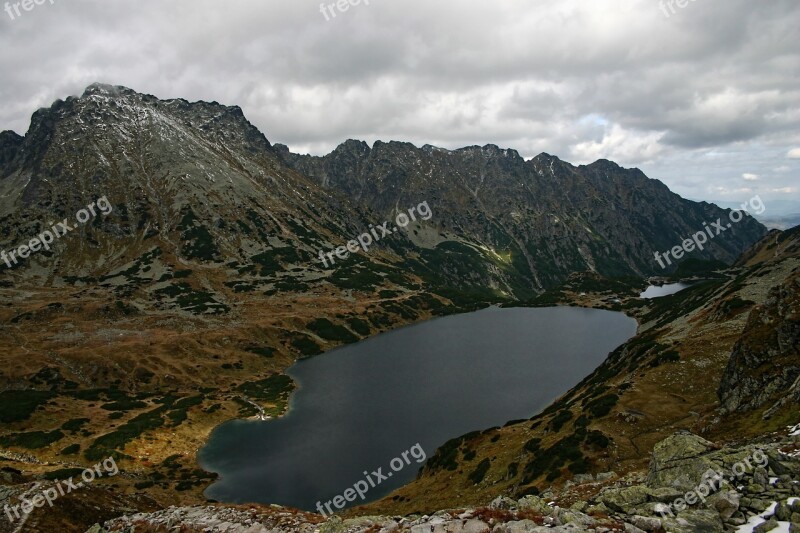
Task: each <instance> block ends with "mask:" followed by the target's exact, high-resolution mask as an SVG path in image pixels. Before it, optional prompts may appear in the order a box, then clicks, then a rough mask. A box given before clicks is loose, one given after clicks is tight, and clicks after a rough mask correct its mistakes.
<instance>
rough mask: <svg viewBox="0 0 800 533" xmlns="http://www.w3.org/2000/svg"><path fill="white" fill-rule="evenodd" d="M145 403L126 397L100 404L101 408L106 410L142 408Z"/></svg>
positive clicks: (145, 405)
mask: <svg viewBox="0 0 800 533" xmlns="http://www.w3.org/2000/svg"><path fill="white" fill-rule="evenodd" d="M145 407H147V404H146V403H144V402H141V401H139V400H134V399H133V398H126V399H124V400H118V401H116V402H111V403H105V404H103V405H101V406H100V408H101V409H105V410H106V411H133V410H134V409H143V408H145Z"/></svg>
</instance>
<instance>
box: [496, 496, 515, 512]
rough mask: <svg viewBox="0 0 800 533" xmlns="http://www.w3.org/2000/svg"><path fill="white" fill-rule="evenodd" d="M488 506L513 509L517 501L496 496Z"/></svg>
mask: <svg viewBox="0 0 800 533" xmlns="http://www.w3.org/2000/svg"><path fill="white" fill-rule="evenodd" d="M489 507H491V508H492V509H514V508H516V507H517V502H516V501H514V500H512V499H511V498H508V497H506V496H498V497H497V498H495V499H494V500H492V503H490V504H489Z"/></svg>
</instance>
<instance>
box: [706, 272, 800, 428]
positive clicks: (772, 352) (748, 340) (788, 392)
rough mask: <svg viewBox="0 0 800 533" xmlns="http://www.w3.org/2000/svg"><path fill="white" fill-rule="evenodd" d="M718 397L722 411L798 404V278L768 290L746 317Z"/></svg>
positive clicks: (799, 276) (799, 346)
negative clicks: (744, 326)
mask: <svg viewBox="0 0 800 533" xmlns="http://www.w3.org/2000/svg"><path fill="white" fill-rule="evenodd" d="M718 395H719V398H720V402H721V404H722V407H723V409H724V410H725V411H727V412H734V411H739V412H742V411H749V410H754V409H759V408H767V410H766V412H765V416H769V414H770V412H771V411H773V410H774V409H777V408H779V407H781V406H782V405H785V404H787V403H790V402H791V403H800V275H795V276H794V277H793V278H791V279H790V280H788V281H787V282H785V283H783V284H781V285H779V286H778V287H776V288H774V289H773V290H772V291H771V293H770V295H769V298H768V299H767V301H766V303H765V304H764V305H763V306H760V307H757V308H756V309H754V310H753V311H752V312H751V313H750V317H749V319H748V321H747V326H746V328H745V331H744V332H743V334H742V336H741V338H740V340H739V341H738V342H737V343H736V345H735V346H734V348H733V353H732V354H731V358H730V361H729V362H728V366H727V368H726V369H725V373H724V374H723V377H722V381H721V383H720V386H719V391H718Z"/></svg>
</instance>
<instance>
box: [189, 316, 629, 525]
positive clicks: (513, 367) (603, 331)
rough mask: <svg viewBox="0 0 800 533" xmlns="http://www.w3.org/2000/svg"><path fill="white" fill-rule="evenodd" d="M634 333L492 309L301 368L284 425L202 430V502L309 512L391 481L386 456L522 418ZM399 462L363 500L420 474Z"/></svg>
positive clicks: (615, 322) (430, 447) (617, 325)
mask: <svg viewBox="0 0 800 533" xmlns="http://www.w3.org/2000/svg"><path fill="white" fill-rule="evenodd" d="M636 327H637V324H636V321H635V320H634V319H632V318H629V317H627V316H625V315H623V314H621V313H614V312H610V311H602V310H596V309H579V308H571V307H555V308H545V309H530V308H511V309H499V308H494V307H493V308H488V309H484V310H481V311H477V312H474V313H469V314H463V315H455V316H450V317H445V318H438V319H435V320H431V321H428V322H423V323H421V324H417V325H414V326H409V327H406V328H402V329H399V330H396V331H392V332H390V333H384V334H382V335H378V336H376V337H373V338H371V339H368V340H365V341H362V342H360V343H357V344H352V345H349V346H345V347H342V348H338V349H336V350H333V351H331V352H328V353H327V354H324V355H321V356H317V357H315V358H313V359H307V360H303V361H300V362H298V363H297V364H295V365H294V366H293V367H292V368H291V369H289V371H288V373H289V375H291V376H292V377H293V378H294V379H295V381H297V383H298V384H299V389H298V390H297V391H295V393H294V394H293V395H292V398H291V401H290V410H289V414H288V415H287V416H285V417H283V418H281V419H276V420H271V421H264V422H262V421H246V420H234V421H230V422H227V423H225V424H223V425H221V426H220V427H218V428H217V429H216V430H215V431H214V432H213V434H212V435H211V438H210V440H209V442H208V443H207V445H206V446H205V447H204V448H203V449H202V450H201V451H200V453H199V459H200V463H201V465H202V466H203V468H205V469H206V470H209V471H212V472H217V473H219V474H221V476H222V477H221V478H220V479H219V480H218V481H217V482H216V483H214V484H213V485H212V486H211V487H209V488H208V489H207V491H206V496H207V497H208V498H210V499H214V500H217V501H221V502H227V503H265V504H269V503H275V504H280V505H286V506H291V507H297V508H300V509H305V510H309V511H313V510H314V509H315V506H316V502H317V501H320V500H321V501H322V502H325V501H327V500H331V499H332V498H333V497H334V496H336V495H340V494H342V493H343V492H344V491H345V490H346V489H348V488H349V487H352V486H353V484H354V483H356V482H357V481H359V480H361V479H364V477H365V476H364V472H365V471H369V472H372V471H374V470H377V469H378V468H379V467H382V468H383V473H384V474H385V473H387V471H388V472H392V469H391V468H389V465H390V462H391V461H392V459H394V458H395V457H399V456H400V455H401V454H402V453H403V452H404V451H406V450H409V449H410V448H412V447H413V446H414V445H415V444H417V443H419V444H420V445H421V447H422V449H423V450H424V451H425V453H426V454H427V457H430V456H431V455H433V453H434V451H435V450H436V448H438V447H439V446H441V445H442V444H444V443H445V442H446V441H448V440H449V439H451V438H454V437H458V436H461V435H463V434H465V433H468V432H470V431H474V430H482V429H487V428H490V427H493V426H500V425H503V424H504V423H506V422H507V421H509V420H514V419H524V418H530V417H532V416H533V415H535V414H537V413H538V412H540V411H541V410H542V409H544V408H545V407H546V406H547V405H549V404H550V403H551V402H552V401H553V400H554V399H556V398H557V397H559V396H560V395H562V394H563V393H565V392H566V391H567V390H569V389H570V388H571V387H573V386H574V385H576V384H577V383H578V382H580V381H581V380H582V379H583V378H584V377H586V376H587V375H589V374H590V373H591V372H592V371H593V370H594V369H595V368H597V366H599V365H600V363H602V362H603V361H604V360H605V359H606V357H607V356H608V354H609V353H610V352H611V351H613V350H614V349H615V348H617V347H618V346H619V345H621V344H622V343H624V342H625V341H626V340H628V339H629V338H631V337H632V336H633V335H634V334H635V333H636ZM407 455H408V454H407ZM416 456H418V457H421V454H419V453H417V455H416ZM408 462H410V464H409V465H408V466H406V467H405V468H403V469H402V470H400V471H398V472H394V473H393V476H392V477H391V478H390V479H388V480H386V481H384V482H383V483H381V484H379V485H377V486H376V487H375V488H371V489H370V491H369V492H368V494H367V495H366V500H365V501H366V502H369V501H374V500H378V499H380V498H382V497H384V496H386V495H387V494H389V493H390V492H392V491H393V490H395V489H397V488H399V487H401V486H403V485H405V484H407V483H408V482H410V481H412V480H413V479H414V478H415V477H416V475H417V472H418V470H419V468H420V467H421V466H422V465H421V464H418V463H417V461H416V460H415V459H413V458H412V459H411V460H410V461H408ZM363 503H365V502H364V501H361V500H356V502H355V503H354V504H350V505H358V504H363Z"/></svg>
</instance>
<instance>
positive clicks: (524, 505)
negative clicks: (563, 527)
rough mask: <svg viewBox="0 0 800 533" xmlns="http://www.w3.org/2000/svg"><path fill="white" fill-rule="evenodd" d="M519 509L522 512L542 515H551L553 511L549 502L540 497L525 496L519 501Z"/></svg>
mask: <svg viewBox="0 0 800 533" xmlns="http://www.w3.org/2000/svg"><path fill="white" fill-rule="evenodd" d="M517 508H518V509H519V510H521V511H536V512H537V513H540V514H550V513H551V512H552V511H553V509H552V508H551V507H550V506H549V505H547V502H546V501H544V500H543V499H541V498H539V497H538V496H525V497H524V498H522V499H521V500H519V501H517Z"/></svg>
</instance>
